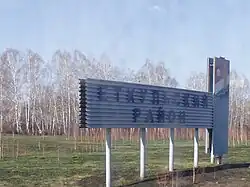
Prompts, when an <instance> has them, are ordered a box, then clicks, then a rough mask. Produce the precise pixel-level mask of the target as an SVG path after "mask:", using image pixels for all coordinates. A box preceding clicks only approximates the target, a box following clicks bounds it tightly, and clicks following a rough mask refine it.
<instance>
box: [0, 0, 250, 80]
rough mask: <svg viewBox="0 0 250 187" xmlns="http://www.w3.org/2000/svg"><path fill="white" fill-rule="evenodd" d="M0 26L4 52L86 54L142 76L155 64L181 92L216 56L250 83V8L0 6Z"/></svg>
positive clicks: (20, 0) (151, 3)
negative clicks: (147, 62)
mask: <svg viewBox="0 0 250 187" xmlns="http://www.w3.org/2000/svg"><path fill="white" fill-rule="evenodd" d="M0 23H1V26H0V28H1V30H0V32H1V35H0V51H3V50H4V49H5V48H8V47H12V48H16V49H20V50H25V49H28V48H30V49H32V50H33V51H36V52H38V53H39V54H41V55H42V56H43V58H44V59H46V60H50V58H51V56H52V54H53V53H54V52H55V50H57V49H65V50H71V51H72V50H74V49H78V50H80V51H82V52H84V53H86V54H87V55H90V56H95V57H97V58H99V57H100V56H101V55H102V54H106V55H107V56H108V57H109V58H110V59H111V61H112V62H113V63H115V64H117V65H120V66H123V67H130V68H134V69H138V68H139V67H140V66H141V65H142V64H143V63H144V62H145V59H146V58H149V59H151V60H152V61H155V62H157V61H164V62H165V64H166V66H167V67H168V68H170V70H171V74H172V75H173V76H175V77H176V78H177V79H178V80H179V81H180V83H181V84H184V82H185V79H186V78H187V77H188V76H189V74H190V73H191V72H192V71H203V72H205V71H206V59H207V57H208V56H225V57H226V58H228V59H229V60H231V67H232V68H233V69H236V70H237V71H239V72H240V73H244V74H246V75H247V77H248V78H250V73H248V71H249V70H250V1H249V0H238V1H237V0H200V1H199V0H105V1H104V0H102V1H101V0H0ZM248 74H249V75H248Z"/></svg>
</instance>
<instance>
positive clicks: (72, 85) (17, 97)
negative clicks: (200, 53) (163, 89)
mask: <svg viewBox="0 0 250 187" xmlns="http://www.w3.org/2000/svg"><path fill="white" fill-rule="evenodd" d="M229 60H230V59H229ZM166 64H167V62H166ZM166 64H165V63H164V62H152V61H150V60H149V59H147V60H145V63H144V64H143V66H142V67H141V68H140V69H139V70H137V71H135V70H133V69H129V68H128V69H125V68H121V67H118V66H116V65H115V64H113V63H112V62H111V61H110V60H109V59H108V57H107V56H105V55H104V56H102V57H101V58H100V59H95V58H90V57H88V56H86V55H85V54H84V53H82V52H80V51H78V50H75V51H73V52H67V51H61V50H58V51H56V52H55V53H54V54H53V56H52V58H51V59H50V61H46V60H45V59H43V58H42V57H41V56H40V55H39V54H37V53H36V52H34V51H32V50H27V51H25V52H21V51H19V50H16V49H6V50H5V51H3V52H2V53H0V131H1V134H25V135H54V136H55V135H66V136H68V137H69V136H70V137H72V136H73V137H77V136H79V135H87V134H88V136H94V137H100V138H102V137H104V131H103V130H102V129H79V121H78V120H79V104H78V101H79V78H87V77H88V78H97V79H106V80H119V81H132V82H140V83H147V84H152V85H161V86H168V87H180V85H179V83H178V80H177V79H176V78H175V77H173V76H171V74H170V69H168V68H167V67H166ZM204 66H206V62H204ZM230 73H231V75H230V116H229V119H230V124H229V126H230V129H229V134H230V140H232V141H233V142H238V143H243V142H244V143H247V141H248V140H249V139H250V123H249V122H250V100H249V94H250V85H249V80H248V79H247V78H246V77H245V76H244V75H242V74H238V73H237V71H235V70H231V72H230ZM185 88H188V89H194V90H201V91H206V90H207V75H206V72H192V73H190V77H189V78H188V79H187V80H186V84H185ZM113 131H114V133H112V135H113V136H114V137H115V138H118V137H119V138H133V137H134V136H135V135H136V136H137V134H138V130H137V129H115V130H113ZM149 136H150V138H151V139H164V138H167V137H168V129H157V128H155V129H150V130H149ZM176 136H178V137H179V138H182V139H191V138H192V136H193V129H177V130H176ZM200 138H201V139H204V130H203V131H201V133H200Z"/></svg>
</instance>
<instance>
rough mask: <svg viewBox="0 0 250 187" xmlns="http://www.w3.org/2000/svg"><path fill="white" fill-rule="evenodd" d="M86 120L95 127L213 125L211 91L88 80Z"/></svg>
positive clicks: (203, 126)
mask: <svg viewBox="0 0 250 187" xmlns="http://www.w3.org/2000/svg"><path fill="white" fill-rule="evenodd" d="M86 100H87V106H86V123H87V126H88V127H92V128H104V127H105V128H139V127H145V128H157V127H159V128H161V127H162V128H170V127H171V128H173V127H192V128H193V127H197V128H198V126H200V127H202V128H205V127H212V125H213V124H212V120H213V115H212V113H213V98H212V95H211V94H209V93H207V92H197V91H192V90H184V89H174V88H166V87H159V86H150V85H141V84H131V83H123V82H114V81H103V80H94V79H87V80H86Z"/></svg>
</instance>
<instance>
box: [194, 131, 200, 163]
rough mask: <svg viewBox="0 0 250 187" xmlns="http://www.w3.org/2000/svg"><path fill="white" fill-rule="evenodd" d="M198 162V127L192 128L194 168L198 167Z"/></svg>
mask: <svg viewBox="0 0 250 187" xmlns="http://www.w3.org/2000/svg"><path fill="white" fill-rule="evenodd" d="M198 162H199V129H198V128H195V129H194V168H197V167H198Z"/></svg>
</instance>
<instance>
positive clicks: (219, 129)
mask: <svg viewBox="0 0 250 187" xmlns="http://www.w3.org/2000/svg"><path fill="white" fill-rule="evenodd" d="M213 63H214V66H213V67H214V69H213V81H214V82H213V86H214V88H213V91H214V100H215V107H214V108H215V110H214V123H215V125H214V128H213V141H214V154H215V156H222V155H223V154H226V153H227V152H228V124H229V120H228V118H229V73H230V61H229V60H226V59H225V58H222V57H219V58H217V57H215V58H214V62H213Z"/></svg>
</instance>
